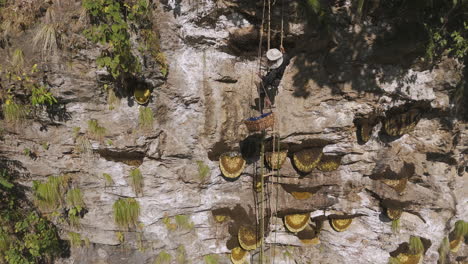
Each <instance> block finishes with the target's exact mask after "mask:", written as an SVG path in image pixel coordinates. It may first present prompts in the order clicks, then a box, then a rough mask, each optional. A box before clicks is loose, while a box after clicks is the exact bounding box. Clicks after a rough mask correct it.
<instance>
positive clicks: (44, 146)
mask: <svg viewBox="0 0 468 264" xmlns="http://www.w3.org/2000/svg"><path fill="white" fill-rule="evenodd" d="M41 147H42V148H43V149H44V150H49V147H50V144H49V142H42V143H41Z"/></svg>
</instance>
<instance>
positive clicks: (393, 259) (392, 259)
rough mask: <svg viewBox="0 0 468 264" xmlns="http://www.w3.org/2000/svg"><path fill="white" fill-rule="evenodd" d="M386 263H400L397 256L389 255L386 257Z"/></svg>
mask: <svg viewBox="0 0 468 264" xmlns="http://www.w3.org/2000/svg"><path fill="white" fill-rule="evenodd" d="M388 264H401V262H400V261H399V260H398V259H397V258H394V257H390V258H389V259H388Z"/></svg>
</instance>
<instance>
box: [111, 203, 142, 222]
mask: <svg viewBox="0 0 468 264" xmlns="http://www.w3.org/2000/svg"><path fill="white" fill-rule="evenodd" d="M113 208H114V220H115V223H116V224H117V225H118V226H119V227H122V228H130V227H131V226H136V225H137V223H138V217H139V215H140V204H138V202H137V201H136V200H135V199H134V198H120V199H119V200H117V201H116V202H115V203H114V206H113Z"/></svg>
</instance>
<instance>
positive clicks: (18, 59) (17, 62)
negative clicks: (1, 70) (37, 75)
mask: <svg viewBox="0 0 468 264" xmlns="http://www.w3.org/2000/svg"><path fill="white" fill-rule="evenodd" d="M10 65H11V69H12V70H13V71H14V72H17V73H19V72H21V70H22V69H23V67H24V53H23V50H21V49H19V48H17V49H15V50H14V51H13V55H12V56H11V61H10Z"/></svg>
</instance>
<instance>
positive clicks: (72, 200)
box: [67, 188, 85, 208]
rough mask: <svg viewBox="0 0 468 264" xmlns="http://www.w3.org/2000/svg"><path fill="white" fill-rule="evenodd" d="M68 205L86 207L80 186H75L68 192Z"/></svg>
mask: <svg viewBox="0 0 468 264" xmlns="http://www.w3.org/2000/svg"><path fill="white" fill-rule="evenodd" d="M67 205H68V206H69V207H81V208H82V207H84V206H85V204H84V201H83V194H81V190H80V189H78V188H73V189H70V190H68V192H67Z"/></svg>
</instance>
